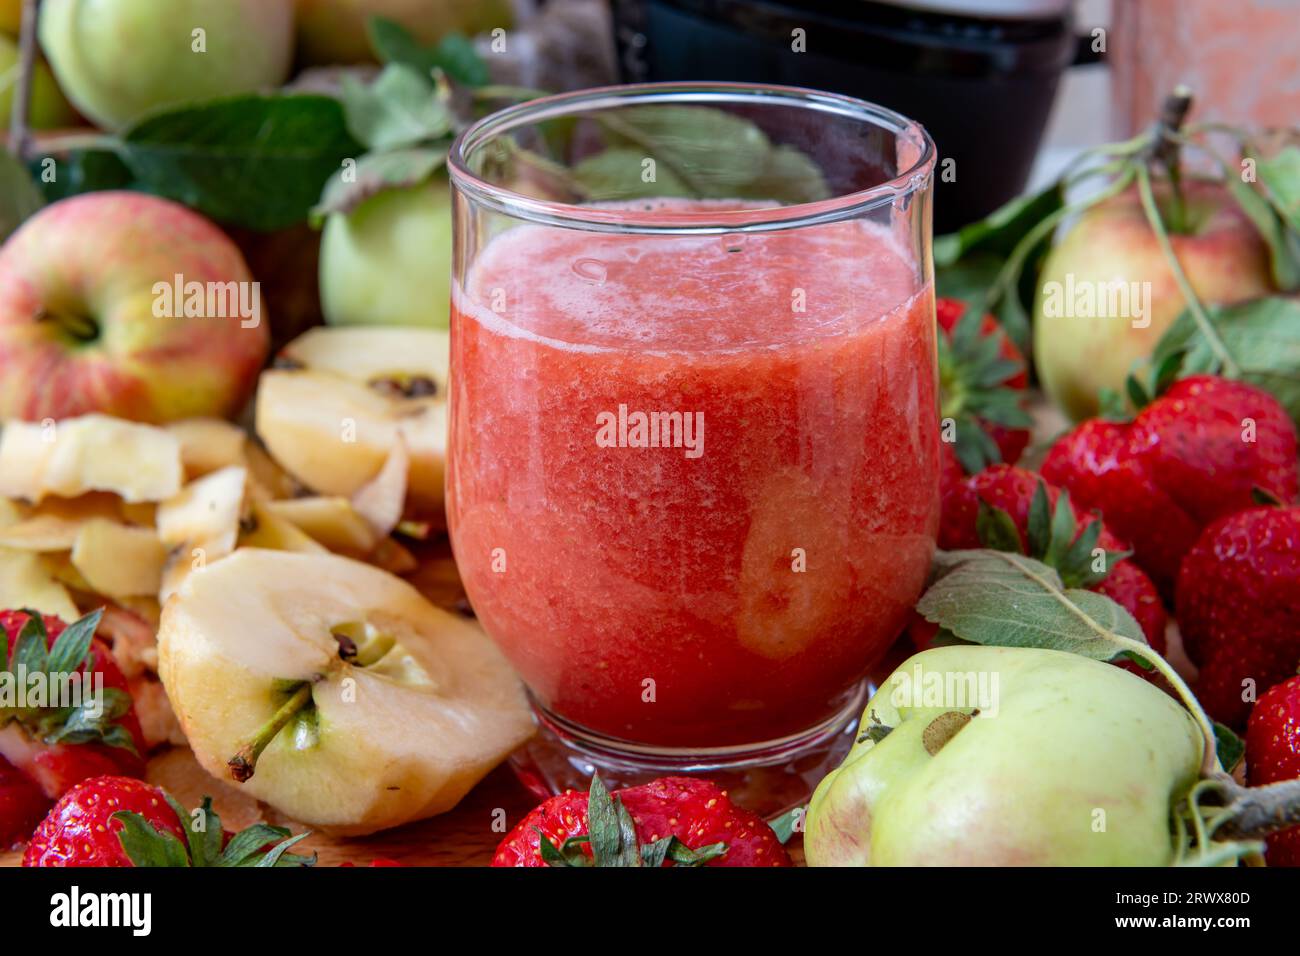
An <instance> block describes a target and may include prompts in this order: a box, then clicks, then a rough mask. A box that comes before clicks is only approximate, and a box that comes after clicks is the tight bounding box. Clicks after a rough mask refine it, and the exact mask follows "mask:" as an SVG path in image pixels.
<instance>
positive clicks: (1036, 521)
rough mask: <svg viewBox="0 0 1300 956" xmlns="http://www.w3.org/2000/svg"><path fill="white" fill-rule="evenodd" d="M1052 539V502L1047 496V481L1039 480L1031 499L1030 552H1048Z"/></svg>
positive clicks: (1039, 553)
mask: <svg viewBox="0 0 1300 956" xmlns="http://www.w3.org/2000/svg"><path fill="white" fill-rule="evenodd" d="M1051 540H1052V504H1051V501H1050V500H1049V499H1048V497H1047V483H1046V482H1044V481H1039V482H1038V484H1037V485H1035V486H1034V496H1033V497H1032V498H1031V499H1030V500H1029V553H1030V554H1031V555H1034V556H1038V555H1042V554H1046V553H1047V545H1048V543H1049V542H1051Z"/></svg>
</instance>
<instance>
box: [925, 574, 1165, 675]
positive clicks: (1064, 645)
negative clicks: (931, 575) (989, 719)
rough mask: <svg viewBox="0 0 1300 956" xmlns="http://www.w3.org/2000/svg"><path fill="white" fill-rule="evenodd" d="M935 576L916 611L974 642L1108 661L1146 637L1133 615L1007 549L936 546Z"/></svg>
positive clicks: (1141, 641) (932, 621)
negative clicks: (1124, 641)
mask: <svg viewBox="0 0 1300 956" xmlns="http://www.w3.org/2000/svg"><path fill="white" fill-rule="evenodd" d="M935 569H936V573H937V575H938V577H937V580H935V582H934V583H933V584H932V585H931V586H930V589H929V590H928V591H926V592H925V594H924V595H923V596H922V598H921V600H920V603H918V604H917V606H916V609H917V611H919V612H920V613H921V615H922V616H923V617H925V619H926V620H928V621H930V622H931V623H934V624H938V625H939V626H940V627H942V628H944V629H945V630H947V631H950V632H952V633H953V634H954V635H956V636H957V637H959V638H961V639H962V640H965V641H970V642H972V643H975V644H990V645H995V646H999V647H1041V648H1048V649H1051V650H1058V651H1070V652H1072V653H1075V654H1082V655H1083V656H1085V657H1091V658H1093V659H1095V660H1099V661H1108V660H1111V659H1113V658H1115V657H1117V656H1119V655H1121V654H1125V653H1128V648H1125V647H1122V646H1121V645H1119V644H1118V643H1117V642H1116V641H1115V636H1116V635H1118V636H1119V637H1123V638H1128V639H1129V640H1132V641H1137V642H1139V643H1141V644H1145V643H1146V638H1145V637H1143V635H1142V628H1141V627H1139V626H1138V623H1137V621H1135V620H1134V619H1133V617H1132V615H1130V614H1129V612H1128V611H1126V610H1125V609H1124V608H1122V607H1120V605H1118V604H1116V603H1115V602H1114V601H1112V600H1111V599H1110V598H1108V597H1106V596H1105V595H1103V594H1098V593H1096V592H1095V591H1084V590H1080V589H1076V588H1066V587H1065V586H1064V585H1063V584H1062V583H1061V577H1060V575H1059V574H1057V572H1056V571H1055V570H1054V569H1053V568H1051V567H1049V566H1048V565H1046V564H1043V563H1042V562H1041V561H1036V560H1034V559H1033V558H1029V557H1026V556H1024V555H1021V554H1013V553H1009V552H1005V551H991V550H968V551H946V552H945V551H940V552H939V553H938V554H937V555H936V556H935Z"/></svg>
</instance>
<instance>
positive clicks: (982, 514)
mask: <svg viewBox="0 0 1300 956" xmlns="http://www.w3.org/2000/svg"><path fill="white" fill-rule="evenodd" d="M975 533H976V534H978V535H979V540H980V544H982V545H983V546H984V547H986V548H992V549H993V550H994V551H1014V552H1015V553H1017V554H1019V553H1020V550H1021V542H1020V530H1019V529H1018V528H1017V527H1016V522H1015V520H1014V519H1013V518H1012V517H1011V515H1009V514H1007V513H1006V512H1005V511H1003V510H1002V509H1001V508H995V507H993V505H990V504H989V503H988V502H986V501H985V500H984V499H983V498H981V499H980V500H979V513H978V514H977V515H976V516H975Z"/></svg>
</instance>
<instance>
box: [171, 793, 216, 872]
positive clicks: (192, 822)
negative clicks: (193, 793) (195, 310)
mask: <svg viewBox="0 0 1300 956" xmlns="http://www.w3.org/2000/svg"><path fill="white" fill-rule="evenodd" d="M166 796H167V803H168V804H169V805H170V806H171V808H172V809H173V810H174V811H176V816H177V817H179V818H180V821H181V826H182V827H183V828H184V829H185V833H186V837H187V840H188V842H189V849H190V863H191V865H193V866H219V865H220V861H221V842H222V840H223V838H224V836H225V834H223V833H222V830H221V817H219V816H217V813H216V811H215V810H213V809H212V798H211V797H206V796H205V797H204V798H203V803H202V804H200V805H199V820H202V821H203V822H202V825H201V826H200V824H199V822H198V820H196V819H195V817H194V814H192V813H190V812H189V811H188V810H186V809H185V807H184V806H182V805H181V803H180V801H179V800H177V799H176V798H175V797H173V796H172V795H171V794H166Z"/></svg>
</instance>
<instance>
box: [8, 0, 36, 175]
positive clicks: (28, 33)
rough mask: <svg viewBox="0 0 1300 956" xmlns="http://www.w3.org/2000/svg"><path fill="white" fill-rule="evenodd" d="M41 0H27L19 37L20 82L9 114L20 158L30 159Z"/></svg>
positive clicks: (12, 139) (13, 147) (14, 146)
mask: <svg viewBox="0 0 1300 956" xmlns="http://www.w3.org/2000/svg"><path fill="white" fill-rule="evenodd" d="M39 6H40V0H23V17H22V27H21V29H20V31H19V39H18V83H17V84H16V86H15V87H14V100H13V113H12V114H11V115H10V117H9V148H10V149H11V150H12V151H13V154H14V155H15V156H17V157H18V159H19V160H26V159H27V155H28V151H29V150H30V149H31V140H32V133H31V130H30V129H29V128H28V123H27V118H28V112H29V110H30V108H31V99H32V74H33V73H34V72H35V70H36V17H37V13H38V12H39V11H38V8H39Z"/></svg>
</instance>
